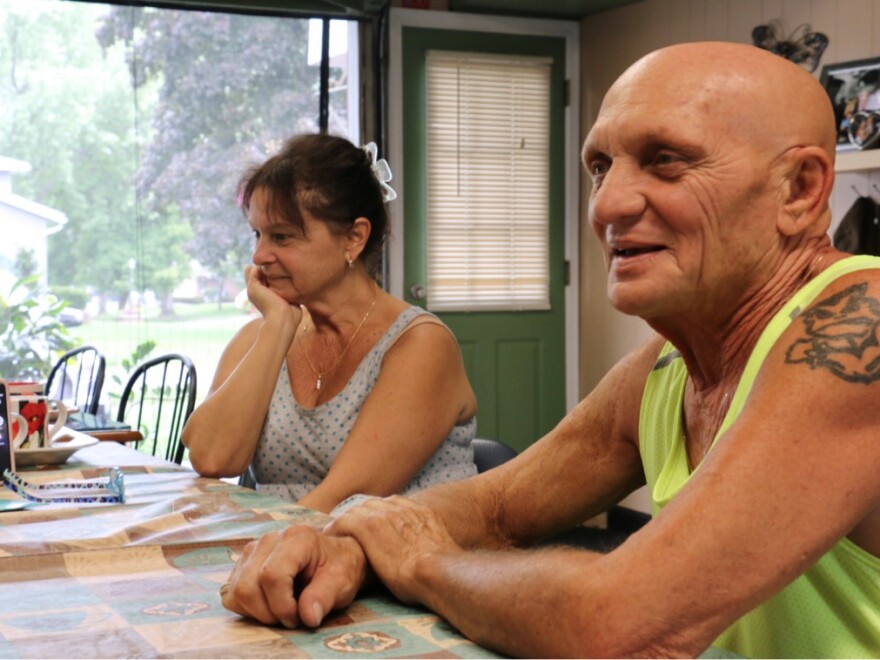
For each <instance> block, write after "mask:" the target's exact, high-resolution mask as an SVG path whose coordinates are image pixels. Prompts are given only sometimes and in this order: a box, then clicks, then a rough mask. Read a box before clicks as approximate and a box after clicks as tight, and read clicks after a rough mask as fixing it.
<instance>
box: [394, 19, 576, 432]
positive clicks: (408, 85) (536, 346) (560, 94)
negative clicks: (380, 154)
mask: <svg viewBox="0 0 880 660" xmlns="http://www.w3.org/2000/svg"><path fill="white" fill-rule="evenodd" d="M429 50H432V51H440V50H448V51H457V52H470V53H491V54H501V55H518V56H541V57H549V58H551V59H552V65H551V86H550V89H551V90H552V93H551V95H550V96H551V98H550V103H549V107H550V145H549V147H550V151H549V171H548V172H547V176H548V177H549V182H550V196H549V220H550V222H549V227H550V229H549V237H548V238H549V279H550V291H549V298H550V309H549V310H546V311H544V310H542V311H516V312H511V311H491V312H484V311H480V312H476V311H474V312H444V313H439V314H438V316H440V317H441V318H442V319H443V321H444V322H445V323H446V324H447V325H448V326H449V327H450V328H451V329H452V331H453V332H454V333H455V335H456V337H457V338H458V341H459V344H460V345H461V350H462V354H463V356H464V362H465V367H466V369H467V373H468V376H469V378H470V380H471V383H472V385H473V387H474V390H475V391H476V395H477V404H478V407H479V412H478V414H477V419H478V430H477V434H478V435H479V436H480V437H486V438H496V439H499V440H503V441H504V442H507V443H508V444H510V445H511V446H513V447H515V448H517V449H519V450H522V449H525V448H526V447H527V446H528V445H529V444H531V443H532V442H534V441H535V440H537V439H538V438H540V437H541V436H542V435H544V434H545V433H547V432H548V431H549V430H550V429H552V428H553V427H554V426H555V425H556V424H557V423H558V422H559V420H560V419H561V418H562V417H563V415H564V414H565V409H566V405H565V373H566V369H565V306H564V305H565V300H564V298H565V295H564V294H565V277H566V264H565V256H564V237H565V218H564V203H565V195H564V192H565V191H564V171H565V163H564V148H563V146H564V145H563V135H564V124H565V122H564V103H565V79H564V71H565V61H564V57H565V40H564V39H563V38H553V37H533V36H522V35H505V34H497V33H484V32H464V31H449V30H435V29H423V28H407V27H404V28H403V37H402V55H403V58H402V59H403V64H402V78H403V81H404V83H403V116H404V117H405V118H406V122H405V125H404V127H403V154H404V163H405V167H406V176H405V177H404V186H405V194H404V196H403V199H404V208H403V215H404V292H405V295H406V296H407V299H408V300H409V302H411V303H413V304H419V305H423V306H424V304H425V300H424V297H423V294H422V292H423V291H424V287H425V283H426V281H427V277H426V273H427V264H426V259H427V254H428V250H427V246H426V235H427V231H426V209H427V182H428V179H427V177H429V176H430V175H431V173H430V172H428V171H427V166H426V149H425V144H426V68H425V61H426V54H427V51H429ZM499 249H501V248H499Z"/></svg>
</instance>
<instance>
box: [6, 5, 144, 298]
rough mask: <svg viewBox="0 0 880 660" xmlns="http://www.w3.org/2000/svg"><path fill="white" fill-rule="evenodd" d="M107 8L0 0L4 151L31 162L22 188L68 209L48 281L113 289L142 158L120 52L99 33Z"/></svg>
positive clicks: (129, 244) (125, 249)
mask: <svg viewBox="0 0 880 660" xmlns="http://www.w3.org/2000/svg"><path fill="white" fill-rule="evenodd" d="M102 11H103V8H102V7H100V6H92V5H86V4H80V3H70V2H45V1H42V2H33V1H32V0H0V28H2V32H0V104H2V112H0V155H6V156H13V157H16V158H20V159H22V160H25V161H27V162H29V163H30V164H31V165H32V171H31V173H30V174H29V175H18V176H17V177H16V179H15V191H16V192H17V193H18V194H20V195H23V196H25V197H28V198H30V199H33V200H35V201H37V202H40V203H41V204H45V205H46V206H50V207H52V208H56V209H59V210H61V211H63V212H64V213H65V214H66V215H67V218H68V223H67V225H65V227H64V228H63V230H62V231H61V232H59V233H57V234H55V235H53V236H51V237H50V240H49V272H48V278H49V282H50V283H54V284H79V285H91V286H93V287H95V288H96V289H97V290H98V291H100V292H109V291H112V289H113V285H114V283H115V282H116V281H117V280H118V279H119V278H120V277H122V276H124V274H125V272H126V271H125V265H126V263H127V260H128V258H129V256H130V253H132V252H133V251H134V248H135V242H136V239H135V233H134V232H133V231H131V228H133V227H134V224H135V223H134V215H135V206H134V199H135V196H134V194H133V186H132V181H133V178H134V173H135V168H136V164H137V161H136V158H134V156H135V154H136V149H135V142H134V139H135V131H134V126H135V122H134V120H133V114H134V113H133V103H132V93H131V84H130V81H129V79H128V76H127V70H126V68H125V66H124V59H123V58H122V52H121V50H120V52H118V53H116V54H115V57H114V53H112V52H108V53H107V57H106V58H105V57H104V56H103V54H102V50H101V48H100V47H99V46H98V45H97V43H96V41H95V37H94V29H95V27H94V26H95V21H97V20H98V17H99V16H100V14H101V12H102ZM117 50H119V49H117ZM114 63H116V64H114ZM142 104H145V105H149V104H148V103H146V102H144V101H142Z"/></svg>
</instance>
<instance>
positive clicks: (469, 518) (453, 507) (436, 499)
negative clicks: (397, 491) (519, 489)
mask: <svg viewBox="0 0 880 660" xmlns="http://www.w3.org/2000/svg"><path fill="white" fill-rule="evenodd" d="M496 488H497V486H496V485H495V484H494V483H493V482H492V481H490V480H488V479H484V478H483V477H482V475H480V476H477V477H475V478H472V479H466V480H464V481H456V482H451V483H446V484H440V485H437V486H433V487H431V488H428V489H425V490H423V491H420V492H419V493H416V494H415V495H414V496H413V498H412V499H413V500H414V501H416V502H418V503H419V504H422V505H424V506H427V507H428V508H430V509H432V510H433V511H435V512H436V513H437V514H438V515H439V516H440V517H441V518H442V519H443V522H444V524H445V525H446V528H447V529H448V530H449V533H450V535H451V536H452V538H454V539H455V541H456V542H457V543H458V544H459V545H460V546H461V547H463V548H504V547H509V546H510V545H511V540H510V538H509V535H508V533H507V529H506V527H505V520H504V512H503V508H502V504H501V502H502V500H501V497H500V495H499V494H498V493H496V492H495V489H496Z"/></svg>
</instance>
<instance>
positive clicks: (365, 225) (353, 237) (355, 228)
mask: <svg viewBox="0 0 880 660" xmlns="http://www.w3.org/2000/svg"><path fill="white" fill-rule="evenodd" d="M372 229H373V225H372V224H370V221H369V219H367V218H364V217H360V218H355V221H354V222H353V223H351V227H349V229H348V233H347V234H346V243H345V250H346V252H347V253H348V254H350V255H351V258H352V259H357V258H358V257H359V256H360V254H361V252H363V251H364V247H366V245H367V239H369V238H370V232H371V231H372Z"/></svg>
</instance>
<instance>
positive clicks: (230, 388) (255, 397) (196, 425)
mask: <svg viewBox="0 0 880 660" xmlns="http://www.w3.org/2000/svg"><path fill="white" fill-rule="evenodd" d="M247 281H248V297H249V298H250V299H251V300H252V301H253V302H254V304H255V305H256V306H257V308H258V309H259V310H260V311H261V313H262V314H263V318H262V319H256V320H254V321H251V322H250V323H248V324H247V325H246V326H245V327H243V328H242V329H241V330H240V331H239V332H238V333H237V334H236V335H235V337H233V339H232V341H231V342H230V343H229V345H228V346H227V347H226V349H225V350H224V351H223V355H222V356H221V357H220V362H219V364H218V365H217V371H216V372H215V374H214V380H213V382H212V383H211V388H210V390H209V392H208V396H207V397H206V398H205V400H204V401H203V402H202V403H201V405H199V407H198V408H196V409H195V410H194V411H193V413H192V415H190V418H189V420H188V421H187V423H186V426H185V427H184V429H183V436H182V441H183V444H184V445H186V446H187V447H189V457H190V460H191V461H192V464H193V467H194V468H195V469H196V471H198V472H199V473H200V474H203V475H205V476H209V477H232V476H236V475H239V474H241V473H242V472H244V470H245V469H247V466H248V464H249V463H250V461H251V457H252V456H253V453H254V450H255V449H256V446H257V441H258V440H259V437H260V429H261V428H262V426H263V420H264V419H265V417H266V413H267V411H268V409H269V402H270V401H271V399H272V393H273V392H274V390H275V383H276V381H277V380H278V373H279V372H280V370H281V364H282V363H283V362H284V360H285V358H286V356H287V352H288V350H289V348H290V343H291V342H292V341H293V337H294V335H295V334H296V328H297V326H298V325H299V322H300V320H301V319H302V310H300V308H299V307H295V306H292V305H290V304H288V303H287V302H286V301H285V300H283V299H281V298H280V297H279V296H278V295H276V294H275V293H273V292H272V291H270V290H269V289H268V288H266V287H265V286H264V285H263V284H262V283H261V282H260V281H259V278H258V275H257V272H256V269H254V268H253V267H249V270H248V271H247Z"/></svg>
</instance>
